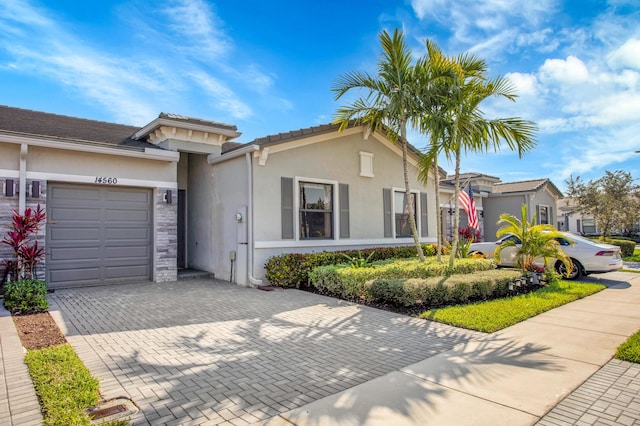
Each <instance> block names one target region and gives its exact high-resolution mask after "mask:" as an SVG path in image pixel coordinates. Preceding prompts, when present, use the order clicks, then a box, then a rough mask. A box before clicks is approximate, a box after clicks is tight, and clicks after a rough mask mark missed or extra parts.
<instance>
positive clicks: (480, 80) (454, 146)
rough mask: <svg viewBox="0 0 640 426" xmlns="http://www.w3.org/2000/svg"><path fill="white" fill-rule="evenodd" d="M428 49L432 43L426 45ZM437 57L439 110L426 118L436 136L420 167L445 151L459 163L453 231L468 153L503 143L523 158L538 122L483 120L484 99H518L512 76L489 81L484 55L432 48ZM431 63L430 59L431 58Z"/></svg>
mask: <svg viewBox="0 0 640 426" xmlns="http://www.w3.org/2000/svg"><path fill="white" fill-rule="evenodd" d="M427 47H428V50H429V44H427ZM432 52H435V53H436V55H435V57H437V58H438V60H437V61H436V64H437V66H438V69H439V70H440V71H441V72H442V74H443V76H444V77H443V78H440V79H439V80H438V85H439V90H438V91H437V100H438V102H439V103H440V106H439V108H437V109H434V110H432V112H433V113H432V114H430V115H429V116H428V117H426V118H425V120H424V122H423V126H422V127H423V131H425V132H428V133H429V134H430V135H431V140H432V143H431V145H430V147H429V148H428V149H427V152H426V154H425V158H424V159H423V161H421V167H422V168H426V169H427V170H428V169H429V168H430V167H431V166H432V165H433V164H434V162H435V161H436V159H437V156H438V155H439V154H440V153H441V152H442V153H444V155H445V156H446V158H447V159H448V160H452V159H453V160H454V161H455V184H454V196H453V199H454V212H455V213H454V225H453V226H454V229H458V227H459V223H460V222H459V220H460V219H459V212H458V195H459V193H460V161H461V156H462V153H463V152H465V153H466V152H469V151H471V152H487V151H489V150H494V151H498V150H500V149H501V148H502V142H503V141H504V142H506V146H507V147H508V148H509V149H511V150H512V151H517V152H518V155H519V156H520V157H521V156H522V154H523V153H524V152H526V151H529V150H530V149H532V148H533V147H534V146H535V144H536V142H535V139H534V136H535V133H536V130H537V129H536V125H535V124H534V123H533V122H531V121H527V120H523V119H521V118H518V117H512V118H495V119H491V120H489V119H486V118H484V115H483V112H482V110H481V109H480V107H481V104H482V102H483V101H485V100H487V99H489V98H492V97H498V98H505V99H508V100H510V101H515V99H516V97H517V95H516V94H515V93H514V87H513V85H512V84H511V83H510V82H509V80H507V79H505V78H503V77H496V78H495V79H488V77H487V75H486V73H487V64H486V62H485V61H484V60H482V59H480V58H479V57H477V56H475V55H472V54H468V53H464V54H461V55H458V56H457V57H455V58H454V57H446V56H444V55H442V54H441V53H439V52H438V51H437V49H435V48H433V46H432V48H431V52H429V54H430V55H432V56H433V53H432ZM427 62H428V60H427ZM457 247H458V235H457V234H456V233H454V235H453V242H452V250H451V256H450V259H449V263H450V264H452V263H453V260H454V258H455V256H456V253H457V251H458V250H457Z"/></svg>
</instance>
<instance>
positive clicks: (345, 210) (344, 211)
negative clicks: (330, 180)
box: [338, 183, 349, 238]
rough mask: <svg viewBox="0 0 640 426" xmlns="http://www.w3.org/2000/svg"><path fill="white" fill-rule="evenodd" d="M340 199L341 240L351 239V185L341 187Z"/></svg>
mask: <svg viewBox="0 0 640 426" xmlns="http://www.w3.org/2000/svg"><path fill="white" fill-rule="evenodd" d="M338 191H339V197H340V238H349V185H348V184H346V183H341V184H340V185H339V189H338Z"/></svg>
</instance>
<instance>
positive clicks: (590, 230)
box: [582, 219, 596, 234]
mask: <svg viewBox="0 0 640 426" xmlns="http://www.w3.org/2000/svg"><path fill="white" fill-rule="evenodd" d="M582 232H583V233H584V234H595V233H596V221H595V219H582Z"/></svg>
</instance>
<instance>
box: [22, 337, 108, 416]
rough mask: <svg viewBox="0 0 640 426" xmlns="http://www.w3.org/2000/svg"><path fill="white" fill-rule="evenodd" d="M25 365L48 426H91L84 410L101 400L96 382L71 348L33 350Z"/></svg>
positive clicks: (68, 346) (29, 353)
mask: <svg viewBox="0 0 640 426" xmlns="http://www.w3.org/2000/svg"><path fill="white" fill-rule="evenodd" d="M25 363H26V364H27V366H28V367H29V373H30V374H31V379H32V380H33V385H34V386H35V388H36V394H37V395H38V397H39V398H40V403H41V405H42V413H43V417H44V424H45V425H89V424H90V419H89V416H88V415H87V414H86V413H85V410H86V409H87V408H89V407H92V406H94V405H95V404H97V403H98V401H99V399H100V393H99V391H98V380H97V379H96V378H94V377H93V376H92V375H91V373H90V372H89V370H88V369H87V367H85V366H84V364H83V363H82V361H81V360H80V358H78V356H77V355H76V353H75V352H74V351H73V348H72V347H71V345H69V344H68V343H67V344H63V345H58V346H53V347H50V348H45V349H38V350H31V351H28V352H27V355H26V356H25Z"/></svg>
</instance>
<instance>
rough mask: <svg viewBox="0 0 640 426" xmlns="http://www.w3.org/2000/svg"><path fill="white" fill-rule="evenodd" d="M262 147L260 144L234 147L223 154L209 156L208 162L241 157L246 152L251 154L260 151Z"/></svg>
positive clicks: (213, 162)
mask: <svg viewBox="0 0 640 426" xmlns="http://www.w3.org/2000/svg"><path fill="white" fill-rule="evenodd" d="M259 150H260V147H259V146H258V145H247V146H243V147H242V148H238V149H234V150H233V151H231V152H228V153H226V154H222V155H215V154H211V155H209V156H208V157H207V163H209V164H218V163H223V162H225V161H227V160H231V159H233V158H238V157H241V156H243V155H245V154H250V153H253V152H255V151H259Z"/></svg>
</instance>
